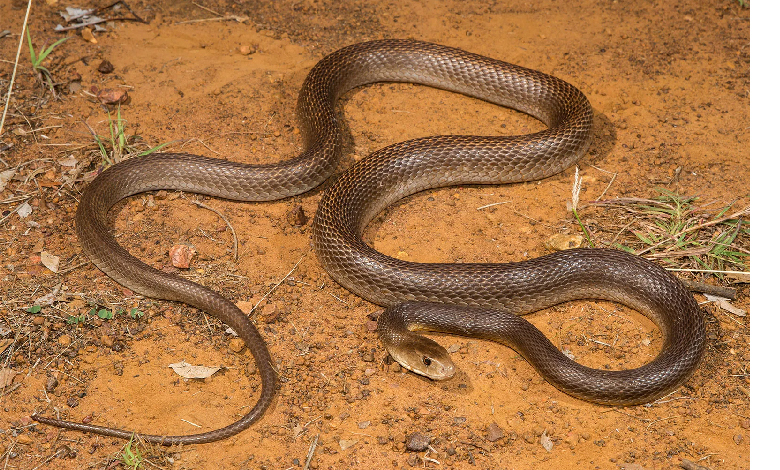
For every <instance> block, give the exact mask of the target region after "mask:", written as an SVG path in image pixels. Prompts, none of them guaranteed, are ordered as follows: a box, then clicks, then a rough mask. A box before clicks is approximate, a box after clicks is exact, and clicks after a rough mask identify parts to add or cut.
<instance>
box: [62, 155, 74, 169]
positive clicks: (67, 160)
mask: <svg viewBox="0 0 780 470" xmlns="http://www.w3.org/2000/svg"><path fill="white" fill-rule="evenodd" d="M57 163H59V164H60V165H62V166H67V167H75V166H76V165H78V163H79V160H78V159H77V158H76V157H74V156H73V155H71V156H69V157H67V158H61V159H59V160H57Z"/></svg>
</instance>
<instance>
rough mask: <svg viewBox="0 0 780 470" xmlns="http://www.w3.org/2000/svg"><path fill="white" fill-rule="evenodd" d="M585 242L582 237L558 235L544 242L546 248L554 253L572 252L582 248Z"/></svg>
mask: <svg viewBox="0 0 780 470" xmlns="http://www.w3.org/2000/svg"><path fill="white" fill-rule="evenodd" d="M583 241H584V238H582V235H566V234H563V233H556V234H555V235H553V236H551V237H550V238H548V239H547V241H545V242H544V246H546V247H547V248H548V249H550V250H554V251H561V250H570V249H572V248H579V247H581V246H582V242H583Z"/></svg>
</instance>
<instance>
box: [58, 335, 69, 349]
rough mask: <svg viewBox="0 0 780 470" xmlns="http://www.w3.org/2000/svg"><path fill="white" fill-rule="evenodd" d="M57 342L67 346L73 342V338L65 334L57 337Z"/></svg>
mask: <svg viewBox="0 0 780 470" xmlns="http://www.w3.org/2000/svg"><path fill="white" fill-rule="evenodd" d="M57 342H58V343H59V344H60V345H62V346H69V345H70V343H72V342H73V338H71V337H70V335H68V334H65V335H62V336H60V337H59V338H57Z"/></svg>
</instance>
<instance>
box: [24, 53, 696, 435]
mask: <svg viewBox="0 0 780 470" xmlns="http://www.w3.org/2000/svg"><path fill="white" fill-rule="evenodd" d="M375 82H410V83H417V84H423V85H429V86H433V87H437V88H441V89H445V90H450V91H453V92H458V93H462V94H465V95H469V96H472V97H476V98H479V99H482V100H485V101H488V102H491V103H495V104H497V105H501V106H506V107H509V108H512V109H515V110H518V111H521V112H524V113H527V114H530V115H532V116H534V117H536V118H538V119H539V120H541V121H542V122H544V123H545V124H546V125H547V126H548V127H547V129H545V130H543V131H540V132H537V133H534V134H530V135H523V136H509V137H507V136H496V137H481V136H435V137H427V138H421V139H415V140H410V141H406V142H401V143H398V144H394V145H391V146H389V147H386V148H384V149H382V150H380V151H378V152H376V153H374V154H372V155H370V156H368V157H366V158H364V159H362V160H360V161H359V162H358V163H357V164H355V165H354V166H352V167H351V168H350V169H349V170H347V171H346V172H344V173H342V174H341V175H340V176H339V177H338V178H337V179H336V181H335V183H334V184H333V186H331V187H330V188H329V189H328V190H327V191H326V192H325V194H324V196H323V198H322V201H321V203H320V206H319V209H318V211H317V214H316V216H315V218H314V223H313V240H314V248H315V252H316V253H317V256H318V258H319V260H320V261H321V263H322V264H323V266H324V267H325V269H326V270H327V271H328V273H329V274H330V275H331V276H332V277H333V278H334V279H336V280H337V281H338V282H339V283H341V284H342V285H343V286H345V287H347V288H348V289H350V290H351V291H353V292H354V293H356V294H358V295H360V296H362V297H364V298H365V299H367V300H370V301H371V302H374V303H377V304H380V305H384V306H390V305H396V304H399V303H402V302H404V301H414V302H422V303H415V304H410V305H412V306H417V307H418V309H417V310H416V312H417V313H414V312H412V313H411V315H412V317H413V318H412V319H411V321H412V322H413V323H414V324H415V325H416V326H417V327H422V328H425V324H426V322H427V323H428V324H431V323H433V325H432V326H430V325H429V326H428V328H434V329H436V328H439V327H442V326H444V327H447V325H450V324H451V323H454V322H456V321H457V320H458V318H460V319H464V318H465V319H469V318H472V321H471V323H469V324H467V325H466V327H462V326H461V327H458V328H461V329H460V330H458V331H459V332H472V333H475V334H478V335H480V334H481V335H482V336H483V337H487V338H490V339H496V340H498V341H504V342H505V343H506V342H507V340H502V339H501V338H500V337H499V336H500V335H499V336H497V334H500V333H501V331H499V332H498V333H496V332H495V331H492V332H491V331H490V329H491V328H495V327H498V328H499V329H502V328H504V329H511V330H512V332H513V334H515V335H518V334H519V335H520V337H521V338H520V339H524V338H525V337H527V338H529V340H531V342H532V343H533V345H532V346H529V347H528V348H527V350H526V351H525V352H524V355H526V358H527V359H528V360H529V361H530V362H532V363H533V364H534V365H535V366H536V367H537V368H538V369H539V371H540V373H542V375H543V376H544V377H545V378H546V379H547V380H549V381H550V382H551V383H553V384H554V385H556V386H557V387H559V388H561V389H562V390H564V391H567V392H569V393H573V394H575V395H577V396H581V397H583V398H586V399H589V400H592V401H596V402H600V403H638V402H642V401H646V400H650V399H652V398H654V397H657V396H659V395H660V394H663V393H665V392H666V391H668V390H670V389H671V388H673V387H675V386H677V385H679V384H680V383H682V382H683V381H684V380H685V379H686V378H687V377H689V376H690V374H691V373H692V372H693V371H694V370H695V368H696V367H697V365H698V363H699V362H700V360H701V357H702V353H703V350H704V327H703V321H702V319H701V316H700V312H699V309H698V306H697V304H696V302H695V300H694V299H693V297H692V296H691V295H690V293H689V292H687V291H686V290H685V288H684V287H683V286H682V285H681V284H680V283H679V282H678V281H677V280H676V279H675V278H674V277H672V276H671V275H669V274H667V273H666V272H665V271H664V270H663V269H661V268H659V267H657V266H655V265H654V264H652V263H650V262H647V261H644V260H642V259H639V258H636V257H634V256H631V255H628V254H625V253H621V252H617V251H612V250H589V249H581V250H571V251H566V252H559V253H554V254H551V255H547V256H543V257H540V258H536V259H532V260H528V261H523V262H519V263H504V264H421V263H412V262H406V261H400V260H397V259H394V258H390V257H388V256H385V255H383V254H381V253H378V252H377V251H375V250H373V249H372V248H370V247H369V246H368V245H366V244H365V243H364V242H363V241H362V239H361V232H362V230H363V229H364V228H365V226H366V224H367V223H368V222H369V221H370V220H371V218H372V217H374V216H375V215H376V214H377V213H378V212H379V211H381V210H382V209H383V208H385V207H387V206H388V205H389V204H391V203H393V202H394V201H396V200H398V199H400V198H402V197H404V196H407V195H410V194H413V193H416V192H419V191H422V190H425V189H430V188H436V187H441V186H448V185H455V184H459V185H462V184H488V183H490V184H495V183H511V182H520V181H530V180H537V179H541V178H545V177H547V176H550V175H553V174H556V173H558V172H560V171H562V170H563V169H565V168H567V167H569V166H570V165H571V164H573V163H574V162H575V161H577V160H578V159H579V158H580V157H582V156H583V155H584V153H585V152H586V150H587V148H588V146H589V145H590V142H591V139H592V129H591V128H592V122H593V112H592V109H591V106H590V103H589V102H588V100H587V98H586V97H585V96H584V95H583V94H582V93H581V92H580V91H579V90H578V89H577V88H575V87H574V86H572V85H570V84H568V83H566V82H564V81H562V80H560V79H557V78H555V77H552V76H550V75H547V74H544V73H542V72H538V71H535V70H530V69H527V68H523V67H519V66H516V65H512V64H509V63H506V62H502V61H499V60H495V59H490V58H486V57H483V56H480V55H476V54H472V53H469V52H465V51H462V50H459V49H455V48H451V47H445V46H440V45H436V44H430V43H425V42H419V41H414V40H379V41H370V42H365V43H360V44H355V45H352V46H348V47H345V48H343V49H340V50H338V51H336V52H334V53H332V54H330V55H328V56H326V57H325V58H324V59H322V60H321V61H320V62H319V63H317V64H316V65H315V66H314V68H313V69H312V70H311V72H310V73H309V75H308V76H307V78H306V79H305V81H304V83H303V86H302V89H301V92H300V95H299V98H298V107H297V113H298V118H299V120H300V123H301V124H300V127H301V131H302V132H301V133H302V136H303V139H304V148H305V150H304V151H303V152H302V153H301V154H300V155H298V156H296V157H294V158H292V159H290V160H286V161H282V162H280V163H276V164H262V165H251V164H242V163H234V162H230V161H226V160H220V159H213V158H207V157H202V156H197V155H191V154H182V153H169V154H159V153H158V154H152V155H148V156H146V157H142V158H134V159H130V160H126V161H123V162H121V163H119V164H117V165H114V166H112V167H110V168H108V169H107V170H106V171H104V172H102V173H101V174H100V175H99V176H98V177H97V178H96V179H95V180H94V181H93V182H92V183H91V184H90V185H89V186H88V187H87V188H86V189H85V191H84V194H83V196H82V199H81V202H80V204H79V206H78V210H77V213H76V230H77V235H78V238H79V240H80V242H81V246H82V249H83V251H84V252H85V253H86V254H87V256H88V257H89V258H90V259H91V260H92V261H93V262H94V263H95V265H96V266H97V267H98V268H100V269H101V270H102V271H103V272H104V273H106V274H107V275H109V276H110V277H112V278H113V279H114V280H116V281H117V282H118V283H120V284H122V285H124V286H126V287H127V288H129V289H132V290H134V291H135V292H137V293H140V294H143V295H145V296H149V297H155V298H161V299H168V300H173V301H179V302H184V303H186V304H189V305H191V306H193V307H195V308H197V309H200V310H202V311H204V312H206V313H208V314H210V315H212V316H214V317H216V318H218V319H220V320H222V321H223V322H224V323H226V324H227V325H229V326H230V327H231V328H232V329H233V330H234V331H235V332H236V333H237V334H238V336H239V337H240V338H242V339H243V340H244V342H245V343H246V345H247V347H248V349H249V350H250V352H251V353H252V355H253V357H254V359H255V361H256V364H257V369H258V370H259V374H260V377H261V381H262V391H261V394H260V396H259V399H258V401H257V403H256V404H255V405H254V407H253V408H252V409H251V410H250V411H249V412H248V413H247V414H246V415H245V416H243V417H242V418H240V419H239V420H238V421H236V422H234V423H233V424H230V425H228V426H226V427H223V428H220V429H216V430H212V431H207V432H203V433H200V434H194V435H184V436H161V435H147V434H135V435H136V436H138V437H141V438H143V439H145V440H147V441H149V442H153V443H160V444H164V445H170V444H196V443H205V442H212V441H216V440H219V439H224V438H226V437H229V436H232V435H234V434H236V433H238V432H240V431H242V430H244V429H246V428H247V427H248V426H250V425H251V424H252V423H253V422H255V421H256V420H257V419H259V418H260V417H261V416H262V415H263V413H264V412H265V410H266V409H267V408H268V406H269V404H270V403H271V401H272V399H273V396H274V392H275V386H276V378H275V374H274V371H273V368H272V365H271V357H270V354H269V352H268V349H267V347H266V344H265V342H264V340H263V338H262V337H261V336H260V334H259V333H258V331H257V329H256V328H255V326H254V324H253V323H252V322H251V321H250V320H249V319H248V317H247V316H246V315H245V314H244V313H242V312H241V311H240V310H239V309H238V308H237V307H236V306H235V305H233V304H232V303H231V302H229V301H227V300H226V299H224V298H223V297H222V296H220V295H219V294H217V293H215V292H213V291H212V290H210V289H208V288H206V287H203V286H201V285H198V284H196V283H193V282H190V281H188V280H185V279H182V278H180V277H178V276H175V275H172V274H167V273H163V272H161V271H158V270H156V269H154V268H152V267H150V266H148V265H146V264H144V263H143V262H141V261H140V260H138V259H136V258H135V257H133V256H132V255H130V253H128V252H127V250H125V249H124V248H122V247H121V246H120V245H119V244H118V243H117V242H116V240H115V239H114V237H113V235H112V231H111V223H110V220H109V217H108V213H109V210H110V209H111V208H112V206H114V205H115V204H116V203H118V202H119V201H121V200H122V199H124V198H126V197H128V196H131V195H134V194H138V193H142V192H145V191H153V190H160V189H167V190H181V191H187V192H193V193H199V194H206V195H210V196H216V197H221V198H226V199H232V200H241V201H268V200H275V199H280V198H284V197H287V196H291V195H295V194H300V193H304V192H306V191H308V190H310V189H312V188H314V187H316V186H318V185H319V184H320V183H322V182H323V181H324V180H325V179H327V178H328V177H329V176H330V175H331V174H332V173H333V172H334V171H335V169H336V167H337V165H338V162H339V158H340V155H341V149H342V143H343V140H344V139H343V135H342V130H341V127H340V124H339V121H338V119H337V113H336V110H335V106H336V102H337V100H338V99H339V97H340V96H342V95H343V94H344V93H345V92H347V91H348V90H350V89H353V88H355V87H358V86H361V85H365V84H369V83H375ZM581 298H600V299H608V300H613V301H617V302H621V303H624V304H626V305H628V306H629V307H632V308H635V309H637V310H639V311H640V312H642V313H644V314H646V315H648V316H649V317H650V318H651V319H652V320H653V321H655V323H657V324H658V325H659V327H660V328H661V330H662V332H663V333H664V347H663V350H662V352H661V353H660V355H659V356H658V357H657V358H656V359H655V360H654V361H652V362H651V363H650V364H647V365H645V366H643V367H642V368H639V369H635V370H630V371H620V372H616V371H611V372H610V371H594V370H591V369H587V370H585V369H584V368H582V367H581V366H580V369H576V368H575V369H574V370H572V369H570V368H569V369H567V368H566V367H561V366H560V365H559V363H560V360H559V358H557V359H555V358H553V359H551V357H553V356H555V354H554V353H549V351H548V350H547V349H545V348H541V349H539V348H538V347H536V345H537V344H538V343H543V342H544V341H542V340H540V339H539V338H538V337H537V335H536V334H535V333H533V332H531V330H530V329H529V328H525V327H519V328H518V327H510V326H509V323H511V322H512V320H509V317H513V318H514V315H510V316H507V315H505V314H504V315H503V316H502V312H513V313H514V314H523V313H527V312H530V311H533V310H538V309H540V308H544V307H547V306H550V305H554V304H557V303H560V302H564V301H568V300H573V299H581ZM430 302H444V303H448V304H456V306H454V307H452V308H453V309H454V312H455V313H454V316H453V313H452V310H449V311H448V310H447V309H446V308H445V307H443V306H440V305H439V306H436V305H433V304H430ZM464 306H477V307H480V308H478V309H476V310H474V312H476V313H474V314H471V313H469V312H470V311H471V310H467V309H465V307H464ZM398 308H400V309H401V310H405V311H408V310H410V309H411V307H394V309H398ZM485 308H489V309H493V310H495V312H493V311H492V310H491V311H487V310H484V309H485ZM484 312H493V313H487V314H485V313H484ZM415 315H416V316H415ZM387 318H390V316H388V317H387ZM491 318H494V319H493V320H491ZM437 322H438V323H439V325H438V326H437V325H435V323H437ZM452 328H456V327H452ZM531 328H533V327H531ZM445 329H446V328H445ZM456 329H457V328H456ZM533 330H535V328H533ZM388 331H389V330H388ZM393 331H395V330H393ZM536 331H537V333H538V330H536ZM518 332H519V333H518ZM539 335H541V333H539ZM390 339H391V340H392V337H391V338H390ZM545 340H546V338H545ZM548 343H549V341H548ZM553 349H554V348H553ZM556 351H557V350H556ZM558 354H560V352H559V351H558ZM575 365H576V364H575ZM605 376H606V377H607V378H606V379H605V378H604V377H605ZM601 387H606V388H603V389H602V388H601ZM34 419H35V420H37V421H39V422H41V423H46V424H51V425H55V426H59V427H63V428H67V429H74V430H81V431H87V432H92V433H97V434H102V435H108V436H114V437H120V438H124V439H129V438H130V437H131V436H132V435H133V434H134V433H132V432H130V431H124V430H120V429H115V428H108V427H101V426H95V425H91V424H81V423H75V422H68V421H61V420H57V419H53V418H46V417H43V416H37V415H36V416H34Z"/></svg>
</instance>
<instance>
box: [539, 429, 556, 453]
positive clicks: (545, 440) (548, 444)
mask: <svg viewBox="0 0 780 470" xmlns="http://www.w3.org/2000/svg"><path fill="white" fill-rule="evenodd" d="M540 442H541V443H542V447H544V450H546V451H547V452H552V449H553V441H552V439H550V438H549V437H547V431H545V432H543V433H542V437H541V439H540Z"/></svg>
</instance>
